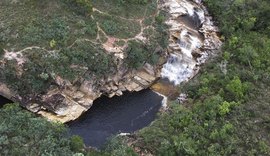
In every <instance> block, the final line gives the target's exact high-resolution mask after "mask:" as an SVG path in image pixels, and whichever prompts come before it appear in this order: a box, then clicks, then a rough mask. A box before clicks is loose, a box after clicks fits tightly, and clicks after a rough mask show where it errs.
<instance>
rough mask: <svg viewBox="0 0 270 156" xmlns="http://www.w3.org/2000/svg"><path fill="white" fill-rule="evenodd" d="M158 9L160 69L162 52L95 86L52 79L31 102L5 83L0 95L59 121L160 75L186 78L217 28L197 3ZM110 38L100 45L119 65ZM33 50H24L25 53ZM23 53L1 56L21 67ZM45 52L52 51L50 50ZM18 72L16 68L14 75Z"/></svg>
mask: <svg viewBox="0 0 270 156" xmlns="http://www.w3.org/2000/svg"><path fill="white" fill-rule="evenodd" d="M159 9H160V10H163V11H165V12H167V13H168V14H169V18H168V20H167V21H166V23H167V24H168V25H169V26H170V29H169V31H170V40H169V47H168V52H169V54H170V57H169V59H168V61H167V63H166V64H165V65H164V66H163V68H162V65H163V64H164V62H162V61H161V60H163V59H164V58H167V54H165V52H164V51H163V54H164V55H163V56H162V58H161V59H160V61H159V63H158V64H157V65H156V66H152V65H150V64H148V63H145V64H144V66H143V67H142V68H140V69H138V70H126V69H123V70H121V67H119V68H118V71H117V73H116V74H113V75H111V76H108V77H107V78H105V79H102V80H100V84H98V85H97V84H96V83H95V80H94V79H93V80H81V81H79V82H80V83H79V84H73V83H72V82H70V81H68V80H64V79H62V78H61V77H59V76H55V77H54V81H55V82H54V83H56V86H57V87H54V86H51V87H50V88H49V90H48V91H47V92H46V93H44V94H42V95H39V96H38V97H37V98H38V100H37V101H36V102H35V100H33V99H31V98H25V97H24V98H23V97H21V96H20V95H18V94H16V92H15V91H12V90H10V89H9V88H8V87H7V86H6V85H5V84H0V94H1V95H3V96H5V97H7V98H9V99H11V100H13V101H17V102H21V103H24V104H26V105H25V107H26V108H27V109H28V110H30V111H32V112H35V113H37V114H40V115H42V116H44V117H46V118H48V119H49V120H53V121H59V122H62V123H65V122H69V121H72V120H75V119H77V118H78V117H79V116H81V114H82V113H83V112H85V111H87V110H88V109H90V107H91V106H92V104H93V101H94V100H95V99H97V98H98V97H100V96H101V95H106V96H109V97H113V96H115V95H116V96H121V95H122V94H123V92H124V91H130V92H133V91H140V90H143V89H145V88H148V87H149V86H151V85H152V84H153V83H154V82H155V81H156V80H157V79H158V78H160V77H161V76H162V77H165V78H168V79H170V80H171V81H173V82H174V83H175V84H179V83H181V82H182V81H186V80H188V79H189V78H191V77H192V76H193V75H195V74H196V72H197V71H198V69H199V65H200V64H201V63H204V62H205V60H206V58H207V57H208V55H209V54H212V53H213V51H214V50H216V49H218V48H219V47H220V45H221V42H220V40H219V38H218V36H217V32H218V29H217V28H216V27H215V26H214V25H213V22H212V21H211V20H212V19H211V17H210V16H209V15H208V13H207V11H206V9H205V8H204V7H203V6H202V4H201V3H200V1H198V0H197V1H194V2H192V1H186V0H166V1H164V2H163V1H160V4H159ZM141 23H142V22H141ZM140 36H142V34H140V35H139V37H138V35H137V36H136V37H135V38H136V39H138V40H141V41H144V39H145V38H144V37H140ZM114 40H115V39H113V38H110V39H109V40H108V41H107V42H106V43H104V45H103V46H104V48H105V49H106V50H107V51H108V52H110V53H115V56H118V55H119V56H118V58H119V60H120V62H121V59H123V56H124V55H123V53H122V50H123V49H121V48H112V46H111V42H114ZM38 48H39V47H30V50H31V49H38ZM25 50H29V49H24V50H21V51H19V52H9V51H5V54H6V55H5V57H6V59H10V60H12V59H13V60H14V59H15V60H16V61H17V62H19V63H20V64H23V63H24V61H25V59H24V58H23V57H21V56H18V54H20V53H21V52H24V51H25ZM48 52H49V53H53V51H52V52H51V51H48ZM15 54H16V55H15ZM0 63H1V62H0ZM20 64H18V66H20ZM0 65H1V64H0ZM161 68H162V70H161ZM18 69H20V68H18ZM22 71H23V70H19V72H22Z"/></svg>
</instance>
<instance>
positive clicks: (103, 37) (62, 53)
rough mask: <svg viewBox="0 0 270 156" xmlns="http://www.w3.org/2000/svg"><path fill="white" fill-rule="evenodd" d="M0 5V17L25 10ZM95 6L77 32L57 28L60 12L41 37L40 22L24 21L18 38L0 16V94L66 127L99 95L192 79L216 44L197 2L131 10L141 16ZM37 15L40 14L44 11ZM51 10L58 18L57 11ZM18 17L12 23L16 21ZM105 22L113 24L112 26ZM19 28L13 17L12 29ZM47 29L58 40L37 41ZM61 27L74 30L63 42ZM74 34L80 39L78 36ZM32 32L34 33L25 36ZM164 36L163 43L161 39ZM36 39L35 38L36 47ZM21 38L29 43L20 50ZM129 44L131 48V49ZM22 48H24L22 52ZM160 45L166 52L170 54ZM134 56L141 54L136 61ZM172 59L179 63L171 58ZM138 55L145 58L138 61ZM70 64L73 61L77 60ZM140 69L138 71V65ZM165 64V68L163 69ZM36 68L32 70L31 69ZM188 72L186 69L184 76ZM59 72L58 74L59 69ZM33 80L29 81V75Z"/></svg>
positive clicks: (96, 3)
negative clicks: (162, 81)
mask: <svg viewBox="0 0 270 156" xmlns="http://www.w3.org/2000/svg"><path fill="white" fill-rule="evenodd" d="M0 3H3V4H0V6H1V9H0V11H1V12H2V13H4V9H5V10H6V12H7V11H10V10H9V9H14V7H15V6H16V7H18V6H20V7H21V8H19V9H18V12H15V14H16V13H18V14H19V13H21V12H20V9H21V11H23V10H24V9H25V6H24V4H23V3H22V4H19V3H20V2H17V3H16V2H14V3H11V2H8V1H4V2H0ZM52 3H53V4H52ZM93 3H94V8H93V12H92V13H91V15H87V16H86V17H80V16H79V15H76V17H77V18H81V19H80V21H75V22H74V23H75V24H74V25H76V24H79V25H80V27H81V28H80V29H78V28H76V29H75V28H73V27H75V26H74V25H72V24H70V23H68V24H67V28H64V29H63V27H64V26H63V25H65V24H66V22H65V21H64V20H66V18H68V17H65V18H63V19H62V16H67V15H66V14H65V15H62V12H61V13H59V16H61V17H60V20H57V21H56V22H55V23H54V22H52V24H51V25H52V26H51V25H49V26H45V28H44V29H45V30H46V31H40V29H41V30H43V27H44V26H42V24H41V26H40V23H42V22H37V21H36V20H35V19H34V20H33V19H30V20H32V22H31V23H32V25H31V24H30V27H29V23H26V24H25V28H23V30H24V31H23V32H20V30H21V27H20V26H18V27H15V28H10V27H9V23H8V22H7V21H8V20H10V18H12V17H9V19H7V18H6V16H8V15H7V14H6V16H4V15H3V14H2V16H0V18H1V21H4V22H3V23H2V27H1V29H3V32H5V34H4V37H6V38H7V39H6V38H4V37H2V40H3V43H2V44H1V45H2V46H1V47H2V49H3V50H2V53H1V64H0V65H1V79H0V80H1V85H0V94H1V95H3V96H5V97H7V98H10V99H12V100H14V101H17V102H20V103H21V104H22V105H23V106H25V107H26V108H27V109H29V110H30V111H32V112H35V113H38V114H41V115H42V116H44V117H46V118H48V119H50V120H56V121H60V122H68V121H71V120H74V119H76V118H78V117H79V116H80V115H81V114H82V113H83V112H85V111H87V110H88V109H90V108H91V106H92V103H93V101H94V100H95V99H97V98H98V97H100V96H101V95H106V96H109V97H112V96H115V95H117V96H120V95H122V94H123V92H124V91H131V92H132V91H140V90H142V89H145V88H148V87H149V86H150V85H152V84H153V83H154V82H155V81H156V80H157V79H158V78H160V77H161V74H162V75H163V76H164V75H165V77H166V75H170V76H168V77H173V76H172V75H175V76H176V77H177V76H181V75H183V73H185V71H188V73H189V74H187V76H185V77H184V78H181V81H182V79H183V80H185V79H186V78H190V77H191V76H192V75H194V74H196V71H197V69H198V66H199V65H200V64H201V63H202V62H203V61H204V60H205V58H206V57H207V55H209V54H211V53H212V52H213V50H215V49H218V48H219V46H220V45H221V42H220V41H219V39H218V37H217V31H218V30H217V28H216V27H215V26H214V25H213V23H212V21H211V17H210V16H208V13H207V11H206V9H205V8H204V7H203V6H202V5H201V4H200V2H198V1H196V2H190V1H185V0H169V1H157V2H156V1H151V4H148V5H145V6H144V7H142V6H139V7H138V6H136V5H131V6H134V8H136V7H137V9H142V8H143V10H142V11H143V12H141V13H139V14H138V15H136V16H135V15H126V14H125V15H123V16H122V15H118V13H117V12H115V10H110V9H108V10H107V8H104V7H103V6H106V5H108V6H109V5H114V4H113V1H106V4H105V5H102V4H99V3H101V2H99V1H93ZM107 3H108V4H107ZM110 3H111V4H110ZM4 4H5V5H4ZM60 4H61V3H60V2H59V3H57V1H55V2H51V3H48V4H47V3H45V4H43V5H45V6H46V7H47V8H48V9H49V11H51V10H53V9H59V8H61V7H62V5H63V4H61V5H60ZM31 5H33V6H32V7H35V8H37V7H38V6H36V4H31ZM52 5H53V6H52ZM43 7H44V6H43ZM46 7H45V8H46ZM53 7H56V8H53ZM123 7H124V6H123ZM38 9H39V8H38ZM38 9H37V10H38ZM50 9H51V10H50ZM118 9H119V8H118ZM122 9H123V8H122ZM38 11H40V12H42V11H45V12H46V11H48V10H38ZM131 11H132V9H131ZM135 11H136V12H137V11H138V10H135ZM192 11H193V12H192ZM1 12H0V13H1ZM52 12H53V14H58V12H54V11H52ZM43 13H44V12H43ZM46 14H47V15H46V18H49V20H53V19H51V18H55V17H54V15H51V14H50V13H47V12H46ZM141 14H142V15H141ZM17 16H18V15H17ZM17 16H16V17H15V16H14V17H13V18H17ZM39 16H41V15H39ZM133 16H135V17H133ZM35 18H36V17H35ZM57 18H59V17H57ZM88 18H89V19H91V20H92V21H91V22H92V23H94V26H93V28H92V29H93V30H95V32H92V34H91V33H90V35H92V36H90V37H88V36H87V32H88V31H90V30H88V29H89V26H88V25H87V22H88V21H87V19H88ZM73 19H74V17H72V18H71V19H69V20H67V21H71V22H73V21H72V20H73ZM164 19H167V20H166V24H167V25H168V26H169V27H166V26H164V25H163V23H164V22H165V21H164ZM61 20H63V21H64V22H63V23H60V24H59V23H58V22H59V21H61ZM111 21H113V22H112V23H110V22H111ZM115 21H116V22H117V21H119V22H118V23H116V25H117V24H119V27H120V26H123V25H126V26H125V27H123V28H121V30H117V28H115V27H114V26H113V24H115V23H114V22H115ZM19 22H20V20H19V19H18V21H17V23H19ZM21 22H23V21H21ZM33 23H34V24H33ZM127 23H128V24H127ZM131 24H132V25H131ZM54 25H56V27H54ZM90 25H91V24H90ZM92 25H93V24H92ZM134 25H137V27H135V28H133V26H134ZM50 26H51V27H53V29H54V30H55V29H59V32H61V33H60V34H59V33H58V32H57V33H56V35H52V36H53V37H50V36H49V37H47V35H45V36H44V37H43V36H42V35H41V37H36V36H35V35H39V34H36V33H46V34H47V33H48V31H50V29H48V27H50ZM131 28H132V29H131ZM65 29H67V30H68V31H67V32H74V34H72V33H71V35H70V36H71V37H70V39H69V40H64V39H65V36H64V37H62V36H63V35H65V33H66V32H62V31H64V30H65ZM73 29H74V30H73ZM92 29H91V30H92ZM118 29H119V28H118ZM11 30H12V31H11ZM167 30H168V31H167ZM35 31H37V32H35ZM80 31H83V32H84V33H82V34H80ZM121 31H128V32H131V34H123V35H119V33H120V34H122V33H123V32H121ZM33 32H35V33H34V34H31V33H33ZM77 33H79V37H77V38H75V39H73V38H72V36H74V35H75V34H76V35H77ZM168 33H169V39H168V38H167V37H166V36H167V34H168ZM25 34H26V35H25ZM28 34H30V35H34V36H32V37H31V36H30V37H31V38H30V39H29V38H27V37H28V36H27V35H28ZM61 35H62V36H61ZM76 35H75V36H76ZM80 35H81V36H80ZM85 35H86V37H85ZM2 36H3V35H2ZM59 36H60V37H59ZM93 36H94V37H93ZM35 37H36V38H37V39H38V41H36V42H35V40H34V39H35ZM43 38H44V42H47V43H48V44H49V45H46V44H45V45H44V42H39V40H42V39H43ZM22 40H23V41H26V40H30V41H29V42H26V43H24V44H23V45H21V43H20V42H21V41H22ZM62 40H64V41H62ZM70 40H72V42H70ZM164 40H165V41H167V40H169V43H168V46H167V44H163V42H164ZM62 42H63V43H62ZM134 42H136V43H135V44H133V43H134ZM18 43H20V44H18ZM28 44H29V45H30V46H27V47H25V45H28ZM81 44H82V45H81ZM85 44H87V45H90V48H89V47H85ZM133 45H136V46H133ZM138 45H139V46H138ZM164 46H165V47H164ZM22 47H23V48H22ZM96 47H98V48H96ZM166 47H168V51H167V48H166ZM138 49H139V50H138ZM89 51H91V52H92V51H94V53H91V55H87V56H84V54H85V53H89ZM100 51H101V52H103V53H104V55H103V54H102V55H101V57H102V58H104V57H103V56H106V58H107V55H108V56H110V57H108V59H106V60H104V59H100V57H99V54H97V52H100ZM80 52H82V54H81V53H80ZM70 53H72V54H70ZM134 53H136V55H134ZM138 53H139V54H141V55H139V56H137V54H138ZM169 55H170V57H169V61H168V62H169V65H171V63H172V62H175V60H173V59H174V58H176V62H178V63H177V65H178V66H176V67H168V66H169V65H168V62H167V63H166V59H167V57H168V56H169ZM175 55H177V57H172V56H175ZM152 56H153V57H152ZM141 57H145V58H146V59H142V60H141V59H140V58H141ZM156 57H158V58H157V59H154V60H156V61H155V63H152V62H153V61H151V60H153V58H156ZM74 58H78V59H76V60H75V59H74ZM149 58H150V59H149ZM172 58H173V59H172ZM89 59H90V60H91V59H92V61H90V62H88V60H89ZM44 60H45V61H44ZM66 60H68V61H66ZM108 60H109V61H108ZM138 60H141V61H138ZM134 61H135V62H134ZM41 62H42V63H41ZM93 62H94V63H93ZM104 62H105V65H104ZM92 63H93V64H92ZM138 63H139V64H140V65H139V66H137V64H138ZM164 63H166V64H165V66H164V68H163V69H162V65H163V64H164ZM36 64H38V66H37V67H36V66H35V65H36ZM89 64H91V66H90V65H89ZM127 64H128V65H130V64H131V65H130V66H132V65H134V64H135V65H136V67H133V68H130V66H127ZM179 64H180V65H179ZM99 66H102V67H103V66H105V67H106V68H105V71H104V72H102V74H101V76H100V73H101V72H94V73H93V72H92V71H97V69H99V68H94V67H99ZM112 67H113V69H112ZM187 68H189V69H190V70H185V69H187ZM32 69H33V71H32ZM40 69H42V70H40ZM59 69H63V70H61V71H60V70H59ZM161 69H162V70H161ZM164 69H165V70H164ZM168 69H169V70H168ZM170 69H176V70H181V72H176V73H174V71H175V70H170ZM30 71H31V72H30ZM70 71H71V72H70ZM67 73H68V74H69V75H68V74H67ZM70 73H71V74H70ZM35 74H36V76H35ZM179 74H180V75H179ZM32 75H34V76H35V77H34V76H33V77H32ZM69 77H73V78H69ZM89 77H90V78H89ZM12 81H16V82H12ZM29 81H30V82H32V81H37V83H35V84H32V83H30V90H31V89H32V88H35V87H37V88H39V86H40V85H41V84H42V89H43V88H46V89H43V90H42V91H39V92H35V90H34V91H33V90H31V91H29V92H28V90H29V89H28V87H29ZM172 81H175V79H172ZM19 82H20V83H19ZM177 82H179V81H177ZM176 84H177V83H176Z"/></svg>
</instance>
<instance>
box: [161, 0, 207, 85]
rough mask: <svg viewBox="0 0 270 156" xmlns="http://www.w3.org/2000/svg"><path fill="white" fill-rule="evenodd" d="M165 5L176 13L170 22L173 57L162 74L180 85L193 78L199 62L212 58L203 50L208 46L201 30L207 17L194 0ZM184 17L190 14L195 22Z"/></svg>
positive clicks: (170, 48)
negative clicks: (188, 21)
mask: <svg viewBox="0 0 270 156" xmlns="http://www.w3.org/2000/svg"><path fill="white" fill-rule="evenodd" d="M196 2H197V1H196ZM198 2H200V1H198ZM198 2H197V3H198ZM165 6H166V7H167V8H169V12H170V14H171V15H172V16H171V17H170V18H169V19H168V21H167V22H166V23H167V24H168V25H169V26H170V27H171V28H170V36H171V37H170V43H169V52H170V56H169V58H168V60H167V62H166V64H164V66H163V68H162V70H161V77H162V78H167V79H168V80H169V81H171V82H173V83H174V84H175V85H178V84H180V83H181V82H184V81H187V80H188V79H190V78H191V77H193V76H194V75H195V73H196V71H197V69H198V65H200V64H201V63H203V62H204V60H205V59H207V57H208V54H207V53H206V52H204V51H201V49H200V48H201V47H202V46H204V40H203V39H202V38H201V37H202V36H201V35H202V34H200V33H199V29H200V28H201V27H202V25H203V24H204V23H205V21H206V20H207V17H206V15H205V11H204V9H203V8H201V7H200V5H199V4H196V3H194V2H190V1H186V0H168V1H167V2H166V4H165ZM184 16H186V17H190V20H192V21H193V25H190V23H185V21H183V20H182V21H181V17H182V19H183V17H184ZM179 19H180V20H179ZM191 23H192V22H191Z"/></svg>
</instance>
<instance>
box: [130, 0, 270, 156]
mask: <svg viewBox="0 0 270 156" xmlns="http://www.w3.org/2000/svg"><path fill="white" fill-rule="evenodd" d="M206 4H207V5H208V8H209V10H210V12H211V13H212V14H213V15H215V19H216V20H217V22H218V25H219V26H220V28H221V30H222V36H221V37H222V38H223V39H225V43H224V46H223V48H222V51H223V52H224V53H223V55H222V56H219V57H217V58H215V60H212V61H211V62H209V63H208V64H207V65H206V66H205V67H203V69H202V70H201V72H200V74H199V75H198V76H196V78H195V79H193V80H192V81H190V82H189V83H188V84H185V85H184V86H182V87H181V88H180V90H181V91H182V92H186V93H188V95H189V100H188V101H187V102H185V103H184V104H183V105H180V104H177V103H174V104H171V105H170V109H169V111H168V112H167V113H165V114H163V115H161V116H160V118H159V119H158V120H157V121H155V122H154V124H153V125H151V126H150V127H148V128H145V129H143V130H141V131H140V132H139V134H138V135H137V137H138V140H139V141H138V142H137V143H136V144H135V145H134V146H135V147H140V148H141V149H142V150H144V151H148V152H150V153H153V154H154V155H269V154H270V142H269V140H270V135H269V130H270V118H269V113H270V109H269V108H270V105H269V104H270V98H269V94H270V92H269V89H270V81H269V80H270V79H269V76H270V70H269V65H270V60H269V58H270V44H269V43H270V36H269V32H270V29H269V28H270V23H269V22H268V20H266V19H265V18H266V17H267V16H268V12H269V11H270V7H269V6H270V2H269V1H266V0H260V1H256V2H255V1H234V2H231V1H215V0H207V1H206ZM220 62H223V63H226V64H227V66H226V71H224V70H223V69H221V68H220V67H219V66H218V65H217V64H219V63H220Z"/></svg>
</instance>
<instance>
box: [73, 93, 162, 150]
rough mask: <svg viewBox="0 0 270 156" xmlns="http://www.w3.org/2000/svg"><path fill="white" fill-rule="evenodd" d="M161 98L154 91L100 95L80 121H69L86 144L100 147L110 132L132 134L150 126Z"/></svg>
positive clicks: (112, 133)
mask: <svg viewBox="0 0 270 156" xmlns="http://www.w3.org/2000/svg"><path fill="white" fill-rule="evenodd" d="M162 99H163V98H162V97H161V96H159V95H158V94H156V93H154V92H153V91H151V90H149V89H148V90H144V91H141V92H134V93H129V92H126V93H124V95H123V96H121V97H113V98H108V97H101V98H99V99H97V100H96V101H95V102H94V105H93V106H92V107H91V109H90V110H89V111H87V112H86V113H85V114H84V115H83V116H82V117H80V118H79V119H78V120H76V121H73V122H71V123H69V124H68V125H69V128H70V132H71V134H73V135H79V136H81V137H82V138H83V139H84V142H85V144H86V145H89V146H93V147H98V148H99V147H101V146H102V145H104V143H105V142H106V139H108V138H109V137H110V136H111V135H115V134H118V133H131V132H134V131H136V130H139V129H141V128H143V127H145V126H148V125H149V124H150V123H151V122H152V121H153V120H154V119H155V117H156V113H157V112H158V111H159V109H160V107H161V102H162Z"/></svg>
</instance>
